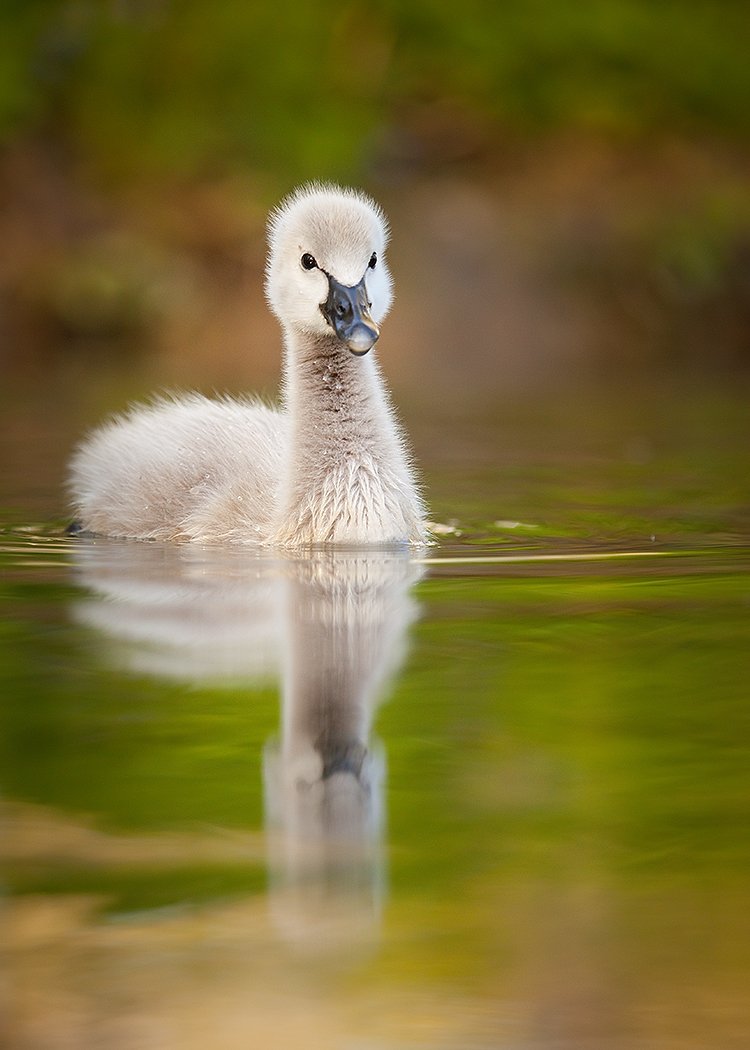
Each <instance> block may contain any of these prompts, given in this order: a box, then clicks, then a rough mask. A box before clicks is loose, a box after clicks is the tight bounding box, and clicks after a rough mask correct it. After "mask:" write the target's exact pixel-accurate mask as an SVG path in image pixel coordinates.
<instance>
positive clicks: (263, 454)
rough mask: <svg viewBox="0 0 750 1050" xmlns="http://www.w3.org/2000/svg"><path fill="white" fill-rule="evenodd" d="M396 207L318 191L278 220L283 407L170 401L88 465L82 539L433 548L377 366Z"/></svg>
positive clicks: (94, 442)
mask: <svg viewBox="0 0 750 1050" xmlns="http://www.w3.org/2000/svg"><path fill="white" fill-rule="evenodd" d="M387 238H388V231H387V225H386V221H385V218H384V216H383V213H382V212H381V210H380V208H379V207H378V206H377V205H376V204H375V203H374V202H373V201H372V200H370V199H369V198H368V197H366V196H365V195H364V194H362V193H359V192H357V191H354V190H349V189H341V188H339V187H337V186H328V185H323V186H321V185H310V186H303V187H302V188H300V189H298V190H297V191H296V192H295V193H293V194H291V196H289V197H288V198H286V200H284V201H283V202H282V203H281V204H280V205H279V207H278V208H277V209H276V210H275V211H273V212H272V213H271V216H270V218H269V222H268V243H269V253H268V262H267V267H266V298H267V300H268V305H269V306H270V308H271V310H272V311H273V313H274V314H275V315H276V317H277V318H278V320H279V322H280V323H281V328H282V331H283V336H284V362H283V404H282V406H281V407H280V408H279V409H273V408H269V407H268V406H266V405H264V404H261V403H259V402H257V401H252V400H234V399H228V398H227V399H222V400H209V399H207V398H205V397H203V396H201V395H199V394H188V395H186V396H184V397H178V398H174V399H161V400H157V401H156V402H154V403H153V404H150V405H145V406H140V407H136V408H134V409H132V410H131V411H130V412H128V413H126V414H124V415H122V416H119V417H116V418H115V419H113V420H111V421H110V422H108V423H105V424H104V426H102V427H100V428H99V429H98V430H95V431H94V432H93V433H92V434H91V435H90V436H89V437H88V438H87V439H86V440H85V441H84V442H83V444H82V445H81V446H80V448H79V449H78V450H77V452H76V453H75V455H74V457H73V461H72V464H71V471H70V488H71V491H72V495H73V505H74V507H75V511H76V518H77V522H76V528H77V529H79V530H81V531H86V532H91V533H98V534H103V535H108V536H120V537H131V538H135V539H158V540H177V541H180V540H195V541H200V542H204V543H212V542H224V543H248V542H250V543H263V544H271V545H278V546H284V547H301V546H309V545H312V544H319V543H339V544H390V543H421V542H424V540H425V537H426V532H425V524H424V506H423V504H422V500H421V498H420V495H419V491H418V488H417V485H416V482H415V479H414V474H413V469H412V466H411V463H410V460H409V456H408V454H407V451H406V448H405V445H404V439H403V436H402V433H401V430H400V428H399V425H398V422H397V421H396V418H395V416H394V413H393V409H392V408H391V405H390V402H389V399H388V395H387V393H386V391H385V388H384V385H383V380H382V378H381V376H380V372H379V370H378V366H377V363H376V361H375V360H374V356H373V355H372V354H368V351H370V350H371V349H372V347H373V346H374V344H375V342H376V341H377V339H378V336H379V334H380V328H379V325H380V323H381V321H382V320H383V318H384V317H385V315H386V314H387V312H388V309H389V307H390V304H391V280H390V275H389V273H388V268H387V266H386V262H385V247H386V243H387Z"/></svg>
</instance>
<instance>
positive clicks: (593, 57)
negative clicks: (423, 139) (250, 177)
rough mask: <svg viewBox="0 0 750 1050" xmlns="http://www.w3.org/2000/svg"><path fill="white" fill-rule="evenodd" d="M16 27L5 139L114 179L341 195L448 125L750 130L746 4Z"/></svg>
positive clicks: (131, 15)
mask: <svg viewBox="0 0 750 1050" xmlns="http://www.w3.org/2000/svg"><path fill="white" fill-rule="evenodd" d="M4 11H5V17H4V20H3V22H4V27H3V40H2V42H0V139H2V140H5V141H7V140H8V139H10V138H11V137H13V136H14V135H17V134H19V133H28V132H39V133H42V134H45V135H48V136H49V135H52V136H53V137H57V138H58V139H62V141H64V142H66V143H70V144H72V145H73V146H74V148H75V149H76V151H78V152H79V153H80V154H81V155H82V156H83V157H84V158H88V159H90V160H92V161H93V163H94V164H95V166H96V167H98V168H101V169H104V170H105V171H107V172H108V173H109V174H110V175H116V176H124V177H127V176H128V175H129V174H132V173H133V172H144V173H149V172H159V171H167V172H174V173H178V174H180V173H184V174H196V173H201V172H205V171H207V170H208V171H215V170H217V169H218V170H223V169H225V168H232V167H233V166H235V165H239V166H244V167H249V168H253V169H256V170H259V171H267V172H269V173H271V174H272V175H278V174H279V173H283V174H284V177H285V178H289V177H290V176H295V177H296V176H298V175H308V176H309V174H310V173H311V172H314V173H317V174H318V175H321V176H326V175H337V176H342V177H343V176H345V175H347V174H349V173H354V172H357V171H359V170H361V168H362V167H363V166H364V165H365V163H366V162H367V161H368V159H370V158H372V156H373V155H374V154H376V153H377V151H378V149H382V148H383V147H384V146H385V148H386V149H387V148H388V141H389V136H390V139H391V140H392V139H393V136H394V135H395V136H396V138H398V136H399V135H401V136H402V137H403V136H406V140H407V141H406V142H404V141H400V144H398V143H397V144H396V147H395V148H397V149H405V150H406V152H407V153H408V152H409V151H410V150H412V151H413V149H415V148H417V150H418V146H417V147H414V145H413V144H412V145H410V144H409V136H410V135H416V138H417V142H418V139H419V129H420V124H427V125H430V124H432V126H433V127H434V126H435V122H437V126H438V128H440V127H445V122H446V120H447V122H448V123H449V124H451V125H454V126H455V125H456V124H458V125H460V124H462V123H463V124H471V125H472V126H478V127H480V128H482V129H485V131H486V133H487V134H489V135H490V136H493V135H495V136H496V135H499V134H502V133H508V132H510V133H514V134H518V133H520V134H524V133H534V132H539V131H544V132H546V131H557V130H565V129H579V130H593V131H597V132H604V133H608V134H615V135H632V134H636V135H637V134H643V133H650V132H653V131H659V130H663V129H676V130H678V131H682V132H685V133H692V132H720V133H722V134H725V135H729V136H734V137H745V136H746V135H747V133H748V131H749V130H750V63H748V62H747V52H746V41H747V29H748V20H747V9H746V7H745V5H744V4H742V3H739V2H734V0H693V2H691V3H688V4H686V3H677V2H675V0H665V2H663V3H660V4H652V3H648V2H647V0H592V2H588V3H585V4H579V5H569V4H568V5H563V4H558V3H556V2H555V0H530V2H528V3H525V4H512V3H491V2H489V0H465V2H464V3H463V4H461V5H460V7H456V5H454V4H449V3H447V2H445V0H415V2H413V3H409V4H402V3H395V2H393V0H379V2H378V0H375V2H373V3H371V4H367V5H366V4H364V3H361V2H348V3H347V2H341V0H338V2H335V3H334V2H331V0H321V2H320V3H318V4H314V5H310V4H302V3H294V4H288V5H278V4H270V3H267V2H260V3H247V2H245V0H220V2H216V3H212V4H203V3H197V2H194V0H171V2H170V0H109V2H103V0H6V2H5V4H4ZM441 114H442V116H441ZM446 115H447V116H446ZM391 146H393V142H392V141H391ZM446 148H448V147H446Z"/></svg>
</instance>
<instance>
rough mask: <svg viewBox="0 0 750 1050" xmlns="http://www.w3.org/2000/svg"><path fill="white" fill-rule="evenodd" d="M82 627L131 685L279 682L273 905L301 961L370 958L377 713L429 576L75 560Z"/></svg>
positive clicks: (134, 553) (260, 559) (165, 551)
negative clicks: (103, 640)
mask: <svg viewBox="0 0 750 1050" xmlns="http://www.w3.org/2000/svg"><path fill="white" fill-rule="evenodd" d="M74 558H75V565H76V570H77V573H78V576H79V578H80V581H81V582H82V583H83V584H84V585H85V587H86V588H87V590H88V594H87V596H86V597H84V599H83V600H82V601H80V602H79V603H78V604H77V605H76V606H75V607H74V609H75V612H74V615H75V617H76V619H77V620H78V621H79V622H82V623H84V624H86V625H87V626H88V627H93V628H95V629H96V630H97V631H98V632H100V633H102V634H103V635H105V636H106V637H107V638H108V639H109V641H110V643H111V652H110V658H111V659H113V660H114V661H115V662H116V663H117V664H118V665H120V666H122V667H124V668H126V669H127V670H129V671H132V672H137V673H146V674H150V675H156V676H160V677H165V678H169V679H172V680H183V681H185V682H190V683H192V684H195V683H204V684H211V685H214V686H215V685H217V684H224V685H226V686H230V687H234V688H246V687H252V686H255V685H259V684H262V683H263V682H265V681H268V680H269V679H270V678H272V677H274V678H275V677H278V678H279V679H280V687H281V718H280V727H281V728H280V737H279V739H278V740H273V741H270V742H269V743H268V744H267V745H266V747H265V750H264V760H263V767H264V797H265V810H266V832H267V840H268V851H269V874H270V903H271V909H272V913H273V916H274V920H275V922H276V924H277V927H278V928H279V929H280V931H281V932H282V933H283V935H284V937H285V938H286V939H288V940H290V941H291V942H293V943H294V944H295V945H296V946H298V947H305V946H309V947H310V948H314V949H315V950H319V949H322V948H323V947H324V946H325V947H326V948H333V949H336V948H340V947H342V946H343V944H346V943H349V944H350V945H351V946H352V947H353V946H354V945H355V944H362V943H366V942H367V941H368V940H370V939H371V938H372V936H373V934H374V933H375V931H376V930H377V920H378V916H379V912H380V907H381V902H382V894H383V885H384V860H383V845H382V837H383V829H384V803H383V796H384V789H385V758H384V753H383V749H382V747H381V746H380V745H379V744H378V743H377V742H376V741H373V740H372V739H371V728H372V722H373V716H374V712H375V710H376V707H377V704H378V702H379V701H380V699H381V698H382V695H383V691H384V690H385V689H386V688H387V683H388V680H389V679H390V678H391V677H392V676H393V675H394V673H395V672H396V671H397V669H398V667H399V666H400V664H401V663H402V661H403V658H404V656H405V652H406V642H407V632H408V628H409V625H410V624H411V623H412V621H413V620H414V618H415V616H416V609H417V607H416V604H415V602H414V600H413V598H412V597H411V594H410V591H411V588H412V585H413V584H414V583H415V582H416V580H417V579H418V578H419V576H420V575H421V573H422V569H421V567H420V566H419V565H418V564H416V563H415V562H414V561H412V560H411V558H410V554H409V552H408V550H390V551H385V550H383V551H377V550H375V551H373V550H368V551H364V550H354V549H352V550H330V549H329V550H316V551H313V552H311V553H308V554H306V555H304V556H302V555H294V556H292V555H289V556H285V555H278V554H275V555H274V554H270V553H267V552H264V551H248V550H246V549H239V548H232V549H221V548H215V549H214V548H205V547H196V546H192V545H184V546H161V545H153V544H142V543H128V542H122V541H115V540H86V539H83V540H81V541H80V542H78V543H77V544H76V547H75V552H74Z"/></svg>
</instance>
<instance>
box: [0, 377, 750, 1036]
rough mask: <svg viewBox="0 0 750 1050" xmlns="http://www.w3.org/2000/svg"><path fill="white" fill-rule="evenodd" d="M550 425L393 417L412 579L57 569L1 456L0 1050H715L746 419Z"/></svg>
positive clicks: (740, 825) (744, 627)
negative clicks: (403, 429)
mask: <svg viewBox="0 0 750 1050" xmlns="http://www.w3.org/2000/svg"><path fill="white" fill-rule="evenodd" d="M582 418H583V415H582V410H580V409H576V408H571V409H570V411H563V410H562V409H560V410H559V413H558V414H557V415H555V414H554V413H548V414H546V415H545V416H544V420H543V421H542V420H540V419H535V420H533V425H531V424H530V423H529V420H528V419H524V418H521V417H520V416H518V417H517V418H515V419H514V418H513V416H512V413H511V414H510V415H508V416H506V417H505V419H504V422H502V423H500V422H496V421H494V419H493V418H492V417H491V416H488V417H487V418H476V417H471V418H467V419H464V420H460V421H457V420H456V419H452V420H450V421H447V420H445V419H443V420H442V421H437V420H436V419H435V418H434V417H428V418H425V419H424V420H423V421H422V422H421V424H420V423H418V424H417V426H416V441H417V445H418V453H419V454H420V459H422V461H423V462H425V463H426V471H427V479H426V480H427V487H428V491H429V493H430V499H431V504H432V508H433V516H434V517H435V519H436V521H438V522H439V523H440V524H441V525H443V526H444V529H443V535H442V536H441V539H440V542H439V543H438V544H437V545H436V546H434V547H432V548H430V549H429V550H427V551H424V552H419V553H417V554H414V553H412V554H411V555H409V554H408V552H401V553H398V552H390V553H387V552H385V553H384V552H374V553H372V552H371V553H363V552H343V553H339V554H330V553H325V552H321V553H317V554H315V555H314V556H312V557H310V558H276V557H273V556H259V555H256V554H253V553H252V552H246V551H239V550H233V551H222V550H220V549H209V548H192V547H183V548H169V547H161V546H159V545H155V544H128V543H116V542H108V541H85V540H84V541H77V542H76V541H73V540H69V539H66V538H65V537H64V536H63V535H62V534H61V529H60V525H61V524H62V521H63V519H62V517H61V516H59V515H58V516H57V517H55V514H54V507H56V506H59V503H56V502H55V501H57V500H59V497H58V496H57V490H56V489H55V488H54V487H53V486H52V484H51V483H47V482H46V481H45V482H43V483H42V482H39V481H38V480H37V481H35V480H34V479H35V478H37V479H38V478H39V477H40V476H42V475H43V471H42V472H38V471H37V473H35V470H36V467H35V465H36V464H38V463H39V462H41V460H42V458H44V450H42V451H41V452H40V450H39V449H30V448H26V447H25V446H24V447H22V445H23V443H19V444H17V446H16V448H17V453H16V456H15V458H14V460H13V462H14V464H15V465H16V466H17V465H18V464H19V463H22V462H26V463H31V464H32V467H30V468H28V469H24V470H21V469H18V470H16V471H15V472H14V471H11V472H9V474H8V477H9V478H10V480H9V481H8V482H7V487H8V499H7V500H6V504H7V506H8V507H9V508H10V509H8V510H7V512H6V515H5V518H4V526H3V530H2V533H1V534H0V565H1V567H2V570H3V584H2V613H3V617H2V620H0V631H1V632H2V634H1V635H0V640H1V642H2V647H1V649H0V674H1V676H2V702H1V703H0V711H1V712H2V756H1V758H2V761H1V769H2V774H1V777H0V780H1V782H0V788H1V790H2V796H3V803H2V812H3V847H2V850H3V891H2V892H3V906H2V923H3V926H4V929H5V935H4V936H3V938H2V948H0V952H1V953H2V968H3V986H4V993H3V994H4V996H5V1000H6V1001H5V1004H4V1009H3V1014H4V1016H5V1021H4V1022H3V1023H4V1026H5V1029H4V1032H3V1035H4V1038H5V1039H6V1041H7V1045H8V1046H9V1047H12V1048H14V1050H15V1048H23V1050H26V1048H27V1047H28V1048H31V1047H33V1048H37V1047H41V1048H44V1050H46V1048H48V1047H49V1048H57V1047H66V1048H67V1047H76V1048H79V1047H80V1048H84V1047H85V1048H88V1047H100V1046H101V1047H105V1046H106V1047H108V1048H110V1047H114V1048H120V1047H122V1048H123V1050H125V1048H127V1050H129V1048H131V1047H133V1048H136V1047H147V1048H151V1047H165V1048H172V1047H175V1048H176V1047H178V1046H179V1047H180V1048H184V1047H188V1048H191V1047H199V1046H200V1047H206V1046H210V1047H212V1048H218V1050H224V1048H234V1047H256V1046H257V1047H276V1046H278V1047H287V1046H295V1045H304V1046H306V1047H312V1048H317V1047H320V1048H336V1050H338V1048H343V1050H376V1048H377V1050H416V1048H419V1050H423V1048H432V1047H435V1048H450V1050H462V1048H467V1050H488V1048H496V1047H497V1048H509V1050H510V1048H512V1050H519V1048H524V1050H525V1048H529V1050H532V1048H533V1050H561V1048H564V1050H568V1048H570V1050H575V1048H584V1050H588V1048H591V1050H594V1048H605V1050H610V1048H612V1050H614V1048H616V1050H631V1048H632V1050H635V1048H639V1050H640V1048H648V1050H652V1048H653V1050H672V1048H675V1050H677V1048H680V1050H683V1048H688V1050H690V1048H701V1050H704V1048H705V1050H709V1048H710V1050H717V1048H718V1050H723V1048H735V1047H736V1048H740V1047H744V1046H745V1045H747V1031H748V1027H749V1026H750V1016H749V1015H748V1009H747V980H748V962H749V961H750V960H749V958H748V956H750V949H749V948H748V945H749V944H750V936H749V935H750V929H748V927H749V926H750V921H749V920H748V915H749V914H750V910H749V909H748V907H747V905H748V899H747V898H748V894H747V873H748V859H749V858H748V834H747V831H748V821H747V803H748V787H749V786H750V784H749V780H750V777H749V775H748V766H749V762H748V760H749V758H750V754H749V751H750V748H749V747H748V744H749V740H750V735H749V734H748V728H749V727H748V682H749V681H750V674H749V673H748V672H750V655H749V654H750V646H749V645H748V641H749V640H750V638H749V635H750V632H749V631H748V621H749V619H750V577H749V576H748V568H749V567H750V545H748V531H747V526H748V506H747V482H748V472H747V466H748V451H749V450H750V440H748V439H749V438H750V425H749V424H748V420H747V413H746V410H745V407H744V404H743V400H742V398H741V397H739V396H734V395H730V394H725V395H723V396H722V397H717V396H716V395H712V396H711V397H708V396H696V397H694V398H693V400H692V401H691V402H690V403H689V404H688V403H687V402H684V403H683V404H682V405H678V406H675V404H673V403H671V402H670V403H669V405H668V406H667V407H665V408H664V410H663V411H661V409H660V406H659V404H658V402H657V401H656V400H655V399H652V400H651V401H648V400H647V399H646V400H645V401H644V402H638V403H636V404H635V405H633V404H629V405H628V406H626V407H624V408H623V407H622V405H619V406H618V401H617V398H615V399H613V401H611V402H610V403H609V405H607V406H600V408H599V410H598V411H595V410H594V409H593V408H592V407H591V406H590V405H589V406H588V409H587V412H586V414H585V425H583V424H582V422H581V420H582ZM60 444H62V445H64V441H62V440H61V442H60ZM46 447H47V448H49V447H51V446H50V445H47V446H46ZM63 451H64V450H63ZM62 454H63V453H62V452H61V453H60V455H62ZM51 455H52V460H53V462H54V453H52V454H51ZM30 478H31V481H30V480H29V479H30ZM321 739H325V741H326V744H325V747H327V748H328V752H327V753H328V756H329V757H328V759H327V761H328V764H329V769H328V772H329V773H330V774H331V775H329V776H328V778H327V779H325V780H321V779H320V768H319V764H318V765H316V759H315V752H314V748H313V747H312V745H315V744H318V745H319V744H320V741H321ZM331 770H332V771H333V772H332V773H331Z"/></svg>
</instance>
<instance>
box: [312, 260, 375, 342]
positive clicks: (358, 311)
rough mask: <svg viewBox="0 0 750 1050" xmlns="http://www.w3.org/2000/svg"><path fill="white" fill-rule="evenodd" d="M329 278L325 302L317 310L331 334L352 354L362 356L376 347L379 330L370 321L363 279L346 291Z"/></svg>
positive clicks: (343, 286)
mask: <svg viewBox="0 0 750 1050" xmlns="http://www.w3.org/2000/svg"><path fill="white" fill-rule="evenodd" d="M326 277H327V278H328V298H327V299H326V301H325V302H324V303H321V304H320V309H321V311H322V313H323V316H324V317H325V319H326V321H328V323H329V325H330V326H331V327H332V328H333V330H334V332H335V333H336V335H337V336H338V338H339V339H340V340H341V342H342V343H346V345H347V346H348V347H349V349H350V350H351V352H352V353H353V354H357V356H358V357H359V356H361V355H362V354H366V353H367V351H368V350H369V349H370V348H371V347H373V346H374V345H375V343H376V342H377V339H378V336H379V335H380V329H379V328H378V326H377V325H376V324H375V322H374V321H373V319H372V317H370V305H371V304H370V301H369V299H368V298H367V288H366V287H365V279H364V277H363V278H362V280H361V281H360V282H359V284H355V285H354V287H353V288H348V287H347V286H346V285H345V284H339V282H338V281H337V280H336V278H335V277H331V275H330V274H326Z"/></svg>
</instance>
